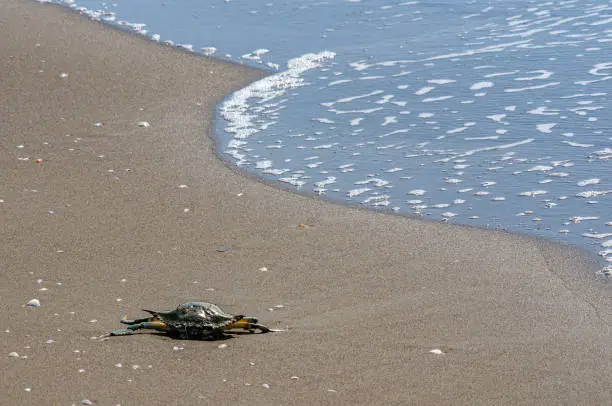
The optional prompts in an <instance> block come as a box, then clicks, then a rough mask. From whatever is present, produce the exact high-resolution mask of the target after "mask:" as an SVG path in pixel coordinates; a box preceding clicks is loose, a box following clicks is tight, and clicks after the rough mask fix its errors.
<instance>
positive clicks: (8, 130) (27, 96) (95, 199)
mask: <svg viewBox="0 0 612 406" xmlns="http://www.w3.org/2000/svg"><path fill="white" fill-rule="evenodd" d="M85 18H86V17H83V16H80V15H77V14H75V13H74V11H72V10H69V9H68V10H67V9H66V8H65V7H61V6H55V5H53V6H52V7H49V5H40V4H36V3H34V2H30V1H24V0H8V1H7V2H5V3H3V4H2V5H0V22H2V24H0V30H1V31H2V34H3V36H4V38H6V40H5V41H4V42H3V44H2V48H3V53H2V54H3V55H5V56H4V57H3V58H2V60H1V62H0V63H1V64H2V72H3V73H2V75H1V76H0V90H2V91H1V92H0V106H1V107H0V108H2V110H0V112H1V114H0V123H1V124H2V125H0V135H1V137H0V161H1V162H2V163H3V168H5V170H3V171H2V172H0V180H1V183H0V184H1V185H2V187H1V188H0V199H1V200H2V203H0V210H1V211H0V216H2V221H3V223H4V225H5V227H4V229H5V232H6V233H7V236H8V238H7V243H5V244H4V245H3V247H2V248H1V251H0V260H1V263H0V266H1V267H2V269H3V270H5V273H4V275H5V277H6V278H7V281H6V283H5V285H4V286H3V288H2V289H1V290H0V292H1V294H2V297H3V306H2V320H3V326H2V327H3V328H2V330H5V332H4V333H2V334H3V336H4V340H3V342H2V344H1V345H2V349H3V351H4V356H3V357H2V358H0V359H1V361H0V362H1V363H2V369H3V371H5V379H3V382H2V391H3V393H5V395H4V396H3V398H4V399H6V400H7V402H9V403H11V404H26V403H28V404H32V403H34V404H48V403H56V404H73V403H74V404H78V403H79V402H80V401H82V400H84V399H89V400H90V401H91V402H92V403H93V404H118V403H121V404H162V403H173V402H176V401H177V399H179V400H180V401H181V402H182V403H183V404H198V403H200V404H201V403H212V402H215V403H220V404H228V403H234V404H287V403H289V402H292V403H295V404H406V403H423V404H475V403H476V404H479V403H490V402H504V403H538V404H559V403H564V402H566V403H575V404H576V403H581V404H586V403H590V404H605V403H608V402H612V395H611V394H610V393H609V391H607V390H606V387H605V382H607V381H609V380H610V378H612V367H611V366H610V364H609V362H608V360H609V350H608V349H607V346H606V343H607V342H609V338H610V336H611V335H610V327H609V326H610V320H611V319H612V317H611V316H612V313H611V308H612V306H610V297H609V293H610V289H609V288H610V286H609V285H608V284H604V283H602V284H597V283H593V278H589V277H587V276H585V277H584V278H582V277H572V273H573V271H574V270H575V269H576V268H577V267H581V268H587V267H588V266H589V264H588V263H587V262H585V261H586V260H587V259H588V258H586V256H587V255H588V253H587V252H584V251H582V250H579V249H577V248H567V247H566V246H562V245H559V244H555V243H552V242H549V241H547V240H541V241H540V239H535V240H534V238H533V237H530V236H524V235H516V234H510V233H500V232H494V231H489V230H484V229H480V228H474V227H472V226H458V225H449V224H442V223H439V222H435V221H423V220H419V219H413V218H410V217H406V216H403V215H399V216H398V215H396V216H389V215H388V213H380V212H374V211H372V210H368V209H365V208H363V207H352V206H349V205H345V204H341V203H339V202H330V201H326V200H325V201H324V200H321V199H318V198H316V197H314V196H304V195H303V194H300V193H295V192H294V191H292V192H289V191H286V190H284V189H283V188H280V187H279V186H278V185H270V184H269V183H268V182H265V181H264V180H261V179H258V178H256V177H255V176H254V175H251V174H248V173H244V172H243V171H240V170H239V168H235V167H232V166H230V165H229V162H227V161H226V160H224V159H223V158H222V156H220V154H219V153H218V152H219V151H218V150H217V145H216V140H215V139H214V138H213V137H212V125H213V119H214V113H213V108H214V106H215V105H216V103H218V102H219V101H220V100H221V99H222V98H223V97H225V95H227V94H228V92H230V91H231V90H232V89H237V88H239V87H240V86H244V85H246V84H247V83H249V82H251V81H253V80H255V79H257V78H258V77H259V78H261V77H262V75H263V73H262V72H257V71H255V70H253V69H251V68H247V67H244V66H241V65H239V64H230V63H227V62H224V61H220V60H214V59H211V58H203V57H201V56H199V55H194V54H193V53H190V52H187V51H183V52H180V50H178V49H176V48H175V47H170V46H162V47H160V46H159V45H160V44H157V43H154V42H153V41H150V40H147V39H146V38H145V37H143V36H140V35H138V34H133V33H130V32H127V31H124V30H117V29H114V28H112V27H109V26H108V25H104V26H102V25H96V24H92V23H91V21H89V19H87V20H86V19H85ZM100 24H102V23H100ZM5 30H6V31H5ZM37 44H38V45H37ZM162 45H163V44H162ZM177 51H179V52H177ZM43 60H44V61H45V62H42V61H43ZM64 73H65V74H66V75H67V76H63V74H64ZM142 121H146V122H148V123H150V127H139V126H138V125H137V123H138V122H142ZM95 123H101V125H100V126H96V124H95ZM67 134H68V135H69V136H67ZM20 146H22V147H20ZM25 158H29V159H27V160H26V159H25ZM36 159H41V163H36V162H35V160H36ZM559 254H563V255H559ZM263 268H266V270H262V269H263ZM592 276H593V277H594V275H592ZM600 288H601V289H600ZM34 297H36V298H38V299H40V302H41V306H40V307H39V308H28V307H25V303H26V302H27V301H28V300H30V299H32V298H34ZM191 300H207V301H211V302H215V303H218V304H221V305H222V307H224V308H227V309H228V310H230V311H235V312H240V313H242V312H244V313H247V314H249V315H253V316H256V317H258V318H260V320H261V322H262V323H264V324H267V325H269V326H270V327H285V326H288V327H289V331H287V332H285V333H278V334H268V335H239V336H236V337H235V338H233V339H229V340H227V341H225V342H224V344H227V347H225V348H219V342H198V341H183V340H171V339H168V338H166V337H164V336H159V335H156V334H147V333H144V334H138V335H135V336H132V337H116V338H112V339H110V340H107V341H102V342H100V341H96V340H92V339H91V337H93V336H99V335H100V334H102V333H104V332H107V331H109V330H112V329H114V328H118V327H119V326H120V325H119V323H118V321H119V319H120V317H121V316H122V315H123V314H126V313H127V314H128V315H130V316H138V314H139V311H138V309H140V308H154V309H160V310H165V309H170V308H172V307H174V306H176V305H178V304H180V303H183V302H188V301H191ZM6 330H8V332H6ZM432 350H440V352H442V354H436V353H432V352H431V351H432ZM10 352H16V353H18V356H17V357H14V356H8V354H9V353H10ZM24 357H26V358H24ZM117 365H120V366H117ZM179 377H180V379H179ZM154 382H155V384H153V385H151V384H152V383H154ZM160 382H164V383H168V384H167V385H164V386H163V390H162V391H159V390H156V389H157V388H158V385H159V384H158V383H160ZM602 382H604V384H603V385H602V384H601V383H602ZM27 389H29V390H27ZM111 402H113V403H111Z"/></svg>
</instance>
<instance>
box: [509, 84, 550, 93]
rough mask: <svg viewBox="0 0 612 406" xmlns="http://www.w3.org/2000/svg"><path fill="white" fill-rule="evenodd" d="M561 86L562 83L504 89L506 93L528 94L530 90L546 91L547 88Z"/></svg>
mask: <svg viewBox="0 0 612 406" xmlns="http://www.w3.org/2000/svg"><path fill="white" fill-rule="evenodd" d="M560 84H561V82H550V83H545V84H543V85H534V86H526V87H515V88H509V89H504V92H506V93H516V92H526V91H528V90H536V89H544V88H546V87H550V86H558V85H560Z"/></svg>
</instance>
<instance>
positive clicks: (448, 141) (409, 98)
mask: <svg viewBox="0 0 612 406" xmlns="http://www.w3.org/2000/svg"><path fill="white" fill-rule="evenodd" d="M64 3H65V2H64ZM69 5H70V6H71V7H74V8H79V7H83V8H84V9H81V11H86V12H87V13H89V14H90V16H92V17H93V18H96V19H102V20H104V21H107V22H109V23H111V24H118V25H120V26H122V27H124V28H127V29H131V30H134V31H137V32H140V33H142V34H144V35H147V36H149V37H151V38H153V39H155V40H159V41H172V42H173V43H174V44H175V45H176V44H182V45H179V46H181V47H183V48H186V49H190V50H193V51H194V52H199V53H205V54H212V55H213V56H216V57H220V58H223V59H229V60H232V61H236V62H241V63H246V64H249V65H253V66H260V67H264V68H266V69H269V70H270V71H271V74H272V75H271V76H269V77H267V78H265V79H263V80H262V81H260V82H256V83H254V84H252V85H251V86H249V87H247V88H245V89H242V90H241V91H239V92H237V93H235V94H234V95H232V96H230V97H228V98H227V99H226V101H225V102H224V103H223V104H222V105H221V106H220V109H219V112H218V114H219V117H220V118H221V119H220V120H218V121H217V123H218V129H217V130H218V131H217V135H218V137H219V143H220V146H221V147H220V150H221V151H222V153H223V154H224V155H225V156H226V158H227V159H229V160H231V161H232V162H234V163H235V164H236V165H239V166H241V167H242V168H244V169H245V170H247V171H249V172H253V173H256V174H258V175H260V176H262V177H264V178H266V179H269V180H277V181H280V182H283V183H284V184H286V185H289V186H291V187H295V188H299V189H300V190H302V191H306V192H312V193H315V194H318V195H321V196H323V197H326V198H330V199H334V200H339V201H344V202H351V203H357V204H363V205H365V206H368V207H372V208H381V207H384V208H387V209H392V210H394V211H399V212H404V213H411V214H414V215H418V216H426V217H429V218H432V219H440V220H444V221H450V222H457V223H464V224H474V225H480V226H487V227H494V228H502V229H507V230H512V231H517V232H524V233H528V234H533V235H537V236H543V237H546V238H549V239H553V240H556V241H561V242H565V243H569V244H572V245H577V246H580V247H582V248H584V249H586V250H588V251H590V252H593V253H596V254H599V255H600V256H601V258H602V263H604V265H605V263H606V261H607V262H610V263H612V200H611V199H612V114H611V113H610V107H611V104H612V103H611V101H610V100H611V98H610V93H611V92H612V2H611V1H607V2H606V1H582V0H573V1H522V0H519V1H487V0H484V1H483V0H474V1H453V0H449V1H445V2H435V3H432V2H418V1H389V0H373V1H365V0H364V1H358V0H350V1H340V0H335V1H326V2H306V1H282V2H281V1H271V2H268V3H265V4H264V3H259V2H257V3H254V2H250V1H246V0H232V1H214V2H207V3H206V4H203V3H201V2H191V1H188V0H174V1H165V2H161V1H157V0H147V1H145V0H131V1H129V2H128V1H116V2H114V3H103V2H100V1H99V0H83V1H79V2H78V4H74V3H69Z"/></svg>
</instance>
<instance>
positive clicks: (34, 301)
mask: <svg viewBox="0 0 612 406" xmlns="http://www.w3.org/2000/svg"><path fill="white" fill-rule="evenodd" d="M26 306H28V307H40V301H39V300H38V299H32V300H30V301H29V302H28V303H26Z"/></svg>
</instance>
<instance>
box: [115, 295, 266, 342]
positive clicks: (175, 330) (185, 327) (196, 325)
mask: <svg viewBox="0 0 612 406" xmlns="http://www.w3.org/2000/svg"><path fill="white" fill-rule="evenodd" d="M143 311H145V312H148V313H150V314H151V317H146V318H143V319H136V320H129V319H128V318H127V316H126V317H124V318H123V319H122V320H121V323H123V324H127V325H128V327H127V328H122V329H119V330H114V331H112V332H111V333H110V334H109V335H111V336H123V335H130V334H134V332H135V331H136V330H140V329H150V330H158V331H164V332H167V333H168V334H169V335H171V336H175V337H178V338H182V339H199V340H216V339H221V338H224V337H226V335H225V332H227V331H228V330H233V329H243V330H247V331H248V332H250V333H255V332H257V331H259V332H260V333H269V332H271V331H276V330H271V329H269V328H268V327H266V326H263V325H261V324H257V319H256V318H253V317H245V316H243V315H233V314H229V313H226V312H224V311H223V310H221V308H220V307H219V306H217V305H215V304H212V303H206V302H190V303H185V304H182V305H180V306H178V307H177V308H176V309H174V310H170V311H167V312H157V311H153V310H145V309H143Z"/></svg>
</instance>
